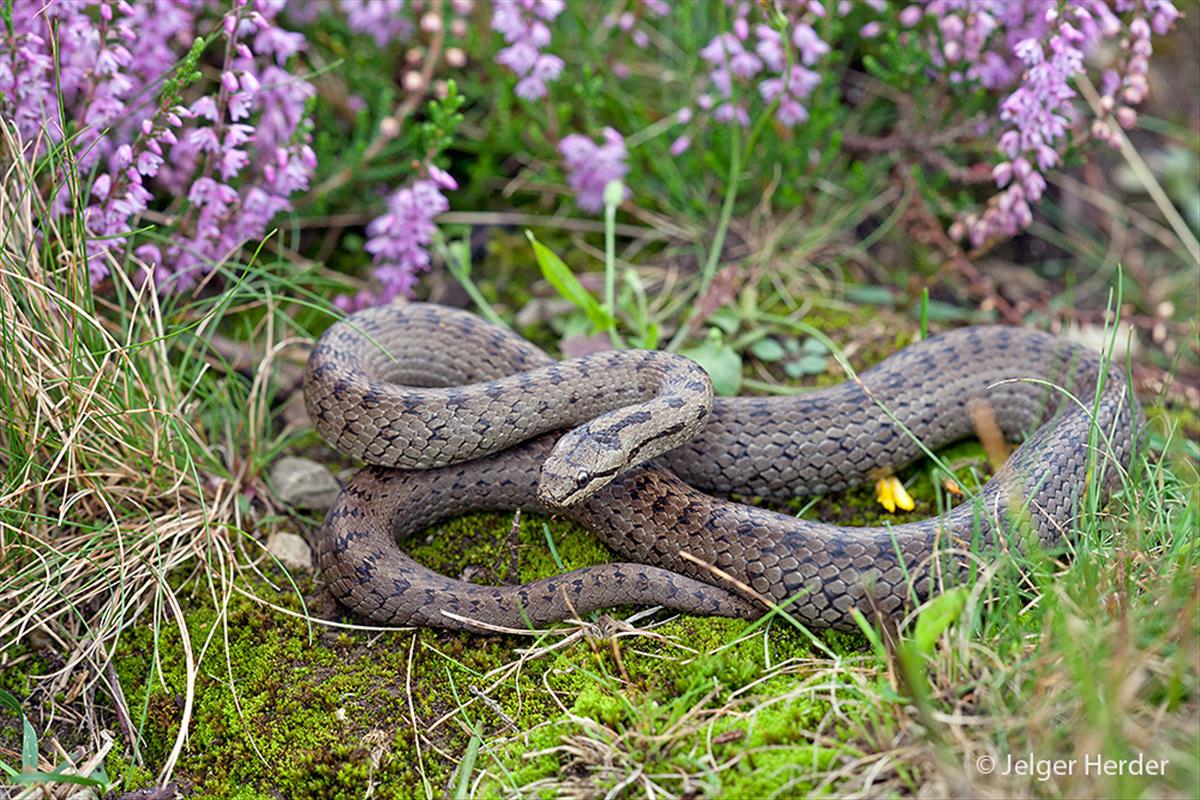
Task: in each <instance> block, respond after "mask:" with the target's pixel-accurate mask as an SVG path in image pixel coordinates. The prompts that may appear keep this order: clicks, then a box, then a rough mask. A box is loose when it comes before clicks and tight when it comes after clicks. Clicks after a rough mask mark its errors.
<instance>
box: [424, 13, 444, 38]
mask: <svg viewBox="0 0 1200 800" xmlns="http://www.w3.org/2000/svg"><path fill="white" fill-rule="evenodd" d="M441 29H442V15H441V14H438V13H437V12H435V11H428V12H426V13H425V14H423V15H422V16H421V30H423V31H424V32H425V33H436V32H437V31H440V30H441Z"/></svg>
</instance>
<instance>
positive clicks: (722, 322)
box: [705, 308, 742, 336]
mask: <svg viewBox="0 0 1200 800" xmlns="http://www.w3.org/2000/svg"><path fill="white" fill-rule="evenodd" d="M705 321H706V322H707V323H708V324H710V325H716V326H717V327H718V328H720V329H721V330H723V331H725V333H727V334H728V335H730V336H733V335H734V334H735V333H737V329H738V328H739V327H741V324H742V318H741V317H739V316H738V315H737V312H736V311H734V310H733V309H732V308H718V309H717V310H716V311H714V312H713V313H711V314H709V315H708V319H707V320H705Z"/></svg>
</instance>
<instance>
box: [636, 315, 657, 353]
mask: <svg viewBox="0 0 1200 800" xmlns="http://www.w3.org/2000/svg"><path fill="white" fill-rule="evenodd" d="M658 334H659V327H658V323H657V322H651V323H650V324H649V325H647V326H646V330H645V331H643V332H642V338H641V341H639V342H638V347H640V348H641V349H643V350H657V349H658Z"/></svg>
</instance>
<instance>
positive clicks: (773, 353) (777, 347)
mask: <svg viewBox="0 0 1200 800" xmlns="http://www.w3.org/2000/svg"><path fill="white" fill-rule="evenodd" d="M750 352H751V353H752V354H753V355H754V357H755V358H757V359H759V360H760V361H779V360H780V359H781V358H783V357H784V356H786V355H787V351H786V350H784V349H783V345H781V344H780V343H779V341H778V340H777V339H771V338H769V337H768V338H766V339H759V340H758V341H757V342H755V343H754V344H752V345H750Z"/></svg>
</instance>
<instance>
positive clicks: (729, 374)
mask: <svg viewBox="0 0 1200 800" xmlns="http://www.w3.org/2000/svg"><path fill="white" fill-rule="evenodd" d="M681 355H685V356H687V357H688V358H690V359H691V360H692V361H695V362H696V363H697V364H699V365H700V366H702V367H704V369H705V371H706V372H708V377H710V378H712V382H713V391H714V392H716V393H717V394H719V395H722V396H724V397H730V396H732V395H735V394H737V393H738V392H739V391H741V388H742V357H741V356H740V355H738V354H737V351H736V350H734V349H733V348H732V347H730V346H729V345H728V344H726V343H725V342H723V341H721V340H720V339H716V340H714V339H709V340H708V341H706V342H704V343H703V344H700V345H697V346H696V347H693V348H691V349H688V350H684V351H683V352H682V353H681Z"/></svg>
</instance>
